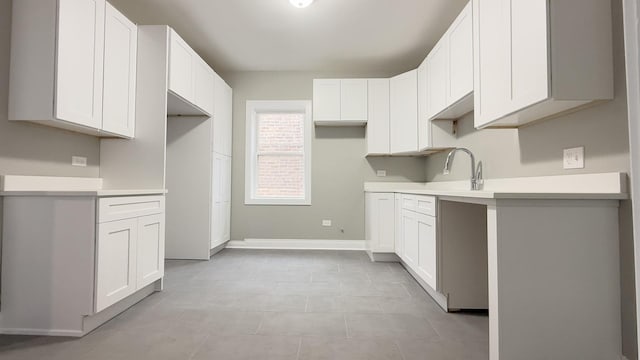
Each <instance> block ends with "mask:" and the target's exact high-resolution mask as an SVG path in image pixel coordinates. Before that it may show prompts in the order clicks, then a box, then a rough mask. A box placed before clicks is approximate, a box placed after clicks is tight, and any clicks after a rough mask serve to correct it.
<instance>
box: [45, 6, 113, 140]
mask: <svg viewBox="0 0 640 360" xmlns="http://www.w3.org/2000/svg"><path fill="white" fill-rule="evenodd" d="M58 6H59V7H58V37H57V50H56V52H57V60H56V66H57V72H56V97H55V116H56V118H58V119H60V120H64V121H68V122H71V123H75V124H79V125H83V126H87V127H90V128H94V129H100V128H101V126H102V88H103V60H104V59H103V56H104V20H105V1H104V0H59V5H58Z"/></svg>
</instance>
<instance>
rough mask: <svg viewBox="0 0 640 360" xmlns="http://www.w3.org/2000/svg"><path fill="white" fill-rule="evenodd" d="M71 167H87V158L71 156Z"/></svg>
mask: <svg viewBox="0 0 640 360" xmlns="http://www.w3.org/2000/svg"><path fill="white" fill-rule="evenodd" d="M71 165H73V166H81V167H86V166H87V158H86V157H84V156H72V157H71Z"/></svg>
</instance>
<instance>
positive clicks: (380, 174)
mask: <svg viewBox="0 0 640 360" xmlns="http://www.w3.org/2000/svg"><path fill="white" fill-rule="evenodd" d="M376 176H379V177H385V176H387V170H378V171H376Z"/></svg>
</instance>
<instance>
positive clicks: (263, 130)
mask: <svg viewBox="0 0 640 360" xmlns="http://www.w3.org/2000/svg"><path fill="white" fill-rule="evenodd" d="M303 149H304V114H302V113H284V114H283V113H260V114H258V153H261V152H295V153H301V152H302V151H303Z"/></svg>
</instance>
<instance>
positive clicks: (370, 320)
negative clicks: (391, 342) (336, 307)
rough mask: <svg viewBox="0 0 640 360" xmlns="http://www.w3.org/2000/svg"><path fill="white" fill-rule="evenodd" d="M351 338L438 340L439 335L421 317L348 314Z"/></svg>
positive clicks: (348, 328)
mask: <svg viewBox="0 0 640 360" xmlns="http://www.w3.org/2000/svg"><path fill="white" fill-rule="evenodd" d="M345 317H346V320H347V333H348V335H349V338H378V337H383V338H391V339H396V338H418V339H424V340H431V339H437V338H438V333H436V331H435V330H434V329H433V328H432V327H431V325H430V324H429V322H428V321H427V320H426V319H424V318H420V317H414V316H411V315H399V314H346V315H345Z"/></svg>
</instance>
